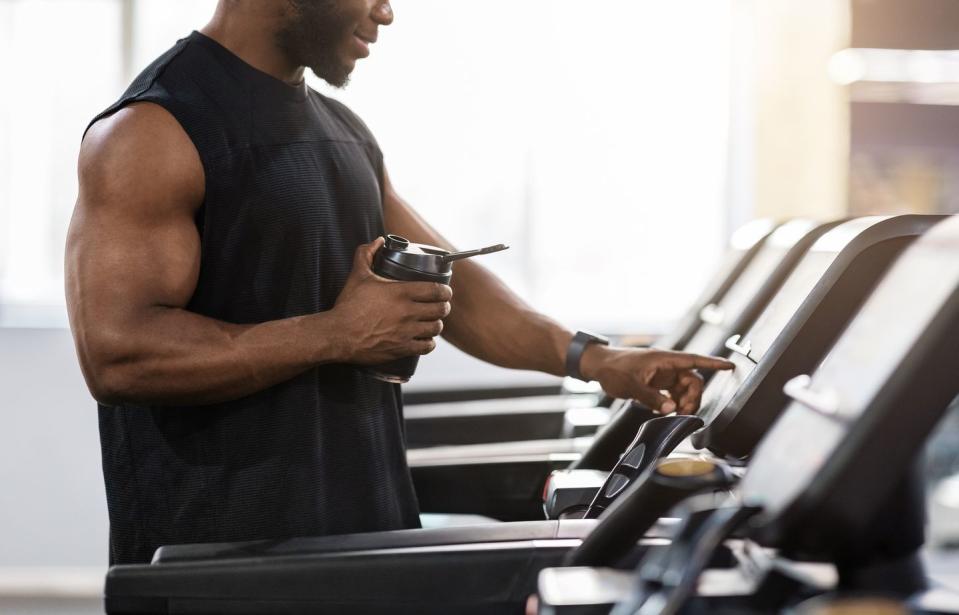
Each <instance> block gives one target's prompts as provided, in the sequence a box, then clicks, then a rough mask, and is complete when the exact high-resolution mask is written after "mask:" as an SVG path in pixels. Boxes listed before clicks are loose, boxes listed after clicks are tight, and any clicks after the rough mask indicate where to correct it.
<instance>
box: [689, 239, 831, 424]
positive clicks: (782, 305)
mask: <svg viewBox="0 0 959 615" xmlns="http://www.w3.org/2000/svg"><path fill="white" fill-rule="evenodd" d="M835 259H836V253H835V252H810V253H809V254H807V255H806V256H804V257H803V259H802V260H801V261H800V262H799V265H797V266H796V268H795V269H794V270H793V272H792V274H790V276H789V277H788V278H787V279H786V281H785V282H784V283H783V286H782V288H781V289H780V290H779V292H778V293H777V294H776V296H775V297H774V298H773V300H772V301H770V303H769V305H768V306H767V307H766V309H765V310H764V311H763V313H762V314H761V315H760V317H759V318H758V319H757V320H756V324H754V325H753V326H752V327H750V329H749V332H748V333H747V334H746V335H745V336H743V338H742V339H741V344H749V345H750V346H751V349H750V352H749V355H748V358H747V357H744V356H743V355H742V354H740V353H736V352H734V353H731V354H730V360H731V361H733V362H734V363H735V364H736V369H735V370H733V371H731V372H719V373H716V374H714V375H713V377H712V379H711V380H710V381H709V384H708V385H706V390H705V391H703V401H702V406H701V409H700V411H699V416H700V418H702V419H703V421H705V422H706V424H707V425H708V424H710V423H712V421H713V420H714V419H715V418H716V417H717V416H719V414H720V413H721V412H722V411H723V410H725V408H726V405H727V404H728V403H729V401H730V400H731V399H732V398H733V396H734V395H735V394H736V392H737V391H738V390H739V388H740V386H741V385H742V383H743V382H744V381H745V380H746V378H747V377H748V376H749V374H750V373H752V371H753V369H754V368H755V365H756V364H757V363H758V362H759V360H760V359H762V357H763V355H764V354H765V353H766V350H767V349H768V347H769V344H770V343H772V341H773V340H775V339H776V337H778V336H779V334H780V333H782V330H783V328H785V326H786V324H788V323H789V319H790V318H792V316H793V315H794V314H795V313H796V311H797V310H798V309H799V306H800V305H802V302H803V301H805V299H806V297H807V296H809V293H810V291H811V290H812V289H813V287H815V286H816V282H818V281H819V279H820V278H822V275H823V273H825V272H826V270H827V269H828V268H829V265H831V264H832V262H833V261H834V260H835ZM757 341H758V342H759V343H761V344H762V346H761V347H757V346H756V344H757Z"/></svg>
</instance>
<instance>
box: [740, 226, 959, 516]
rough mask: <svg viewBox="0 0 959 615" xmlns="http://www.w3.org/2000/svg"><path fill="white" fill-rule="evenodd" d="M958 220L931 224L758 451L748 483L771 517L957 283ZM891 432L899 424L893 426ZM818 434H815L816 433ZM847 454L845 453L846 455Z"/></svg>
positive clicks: (833, 447) (808, 482)
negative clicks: (935, 224)
mask: <svg viewBox="0 0 959 615" xmlns="http://www.w3.org/2000/svg"><path fill="white" fill-rule="evenodd" d="M957 249H959V218H954V219H951V220H949V221H948V222H947V223H942V224H939V225H938V226H936V227H934V228H933V229H931V230H930V231H929V232H928V233H927V234H926V235H925V236H924V237H922V238H920V239H919V240H917V242H916V244H914V245H913V246H912V247H910V248H909V249H907V251H906V252H905V253H904V254H903V256H902V257H900V259H899V260H898V261H897V262H896V263H895V264H894V266H893V267H892V269H891V270H890V271H889V273H888V274H887V275H886V276H885V278H884V279H883V280H882V281H881V282H880V284H879V286H877V288H876V290H875V292H874V293H873V294H872V296H871V297H870V298H869V299H868V300H867V301H866V303H865V304H864V305H863V307H862V309H861V310H860V312H859V313H858V315H857V316H856V317H855V318H854V319H853V321H852V322H851V323H850V325H849V326H848V327H847V329H846V331H845V332H844V333H843V334H842V336H841V337H840V338H839V340H838V341H837V342H836V344H835V345H834V347H833V348H832V349H831V350H830V352H829V353H828V355H827V356H826V358H825V359H824V360H823V362H822V364H821V365H820V366H819V368H818V369H817V370H816V372H815V373H814V374H813V376H812V378H811V380H810V381H809V382H808V383H806V384H805V385H804V386H802V387H799V388H801V390H800V391H798V392H797V394H794V397H798V398H801V401H799V400H797V401H794V402H792V403H791V404H790V405H789V407H788V408H787V409H786V411H785V413H784V414H783V415H782V417H781V418H780V420H779V421H778V422H777V423H776V424H775V426H774V427H773V429H772V430H771V431H770V432H769V433H768V434H767V436H766V437H765V438H764V439H763V441H762V443H761V444H760V445H759V447H758V448H757V450H756V453H755V455H754V456H753V459H752V461H751V462H750V469H749V471H748V472H747V473H746V476H745V477H744V479H743V481H742V483H741V492H742V494H743V496H744V497H746V498H749V499H751V500H754V501H755V500H757V499H758V500H759V502H760V503H761V504H762V505H763V507H764V508H765V512H764V515H763V516H764V517H765V518H766V519H772V518H775V516H776V515H777V514H778V513H780V512H782V511H783V510H784V509H785V508H786V507H787V506H790V505H791V504H793V503H794V502H798V501H799V500H800V498H802V497H803V494H804V493H806V492H807V491H809V489H810V487H811V486H812V485H814V484H815V481H816V477H817V475H818V474H819V472H820V470H821V469H822V467H823V465H824V464H826V463H827V462H828V461H829V460H830V459H831V458H832V457H833V455H834V453H835V452H836V451H837V450H839V449H840V448H841V447H842V445H843V442H845V441H847V439H846V436H847V434H849V433H850V432H851V431H852V430H854V429H855V427H856V423H855V419H857V418H858V417H859V416H860V415H861V414H862V413H863V412H864V411H865V410H866V409H868V407H869V405H870V403H871V402H872V400H873V399H874V398H875V397H876V394H877V393H878V392H879V391H880V389H881V388H882V387H883V385H884V384H885V382H886V381H887V379H888V378H889V376H890V375H891V374H892V373H893V372H894V371H895V370H897V369H900V368H901V366H903V364H904V359H906V357H907V356H908V354H909V352H910V350H911V349H912V348H913V346H914V345H915V344H916V342H917V340H918V339H919V338H920V336H921V335H922V334H923V332H924V331H925V330H926V328H927V327H928V325H929V323H930V322H931V320H932V319H933V318H934V317H935V316H936V315H937V314H938V312H939V311H940V309H941V307H942V306H943V304H944V303H945V302H946V301H947V300H949V298H950V297H951V296H952V295H953V293H955V292H956V291H957V288H959V258H956V251H957ZM890 429H894V427H892V426H890ZM810 434H812V436H810ZM844 457H845V456H844Z"/></svg>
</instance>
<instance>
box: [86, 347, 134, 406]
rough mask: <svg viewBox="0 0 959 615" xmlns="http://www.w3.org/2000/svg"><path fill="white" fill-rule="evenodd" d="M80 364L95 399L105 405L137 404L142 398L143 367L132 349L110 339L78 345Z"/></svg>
mask: <svg viewBox="0 0 959 615" xmlns="http://www.w3.org/2000/svg"><path fill="white" fill-rule="evenodd" d="M77 351H78V353H77V354H78V355H79V358H80V367H81V370H82V372H83V377H84V379H85V380H86V383H87V388H88V389H89V391H90V394H91V395H92V396H93V398H94V399H95V400H96V401H97V402H98V403H100V404H103V405H105V406H119V405H122V404H125V403H135V402H136V400H137V399H138V398H139V397H140V395H138V392H137V385H138V382H139V381H140V380H142V379H141V378H137V377H136V373H137V371H138V370H139V369H141V368H139V367H138V366H137V364H136V363H137V362H136V361H135V360H133V358H132V355H131V353H130V352H129V351H128V349H124V348H122V347H121V346H120V345H119V344H116V343H110V341H109V340H108V339H99V340H86V343H82V344H77Z"/></svg>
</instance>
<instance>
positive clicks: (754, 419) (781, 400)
mask: <svg viewBox="0 0 959 615" xmlns="http://www.w3.org/2000/svg"><path fill="white" fill-rule="evenodd" d="M941 220H943V217H942V216H919V215H904V216H894V217H880V216H872V217H866V218H859V219H856V220H851V221H849V222H845V223H843V224H841V225H839V226H837V227H836V228H834V229H833V230H831V231H829V232H828V233H826V234H824V235H823V236H822V237H821V238H820V239H819V240H818V241H817V242H816V243H815V245H814V246H813V247H812V248H811V249H810V251H809V252H808V253H807V254H806V256H805V257H804V258H803V259H802V260H801V262H800V263H799V264H798V265H797V267H796V268H795V269H794V271H793V273H792V275H790V277H789V279H788V280H787V281H786V282H785V283H784V284H783V286H782V288H781V290H780V292H779V293H778V294H777V296H776V298H775V299H774V300H773V301H771V302H770V303H769V305H768V306H767V308H766V309H765V310H764V311H763V313H762V314H761V315H760V317H759V318H758V319H757V321H756V323H755V324H754V325H753V326H752V327H751V328H750V329H749V330H748V331H747V332H746V333H745V334H744V335H742V336H737V337H734V338H731V339H730V340H729V341H728V342H727V348H728V349H729V350H730V351H731V352H732V354H731V357H732V360H733V361H734V362H736V364H737V370H736V371H737V372H738V373H736V374H733V375H730V374H728V373H724V374H717V375H716V377H714V378H713V380H712V381H711V382H710V383H709V386H708V387H707V391H706V392H705V393H704V396H703V398H704V403H703V406H702V409H701V410H700V417H701V418H703V420H704V422H705V423H706V427H705V428H704V429H703V430H701V431H700V432H698V433H697V434H696V435H695V436H694V438H693V443H694V444H695V445H696V446H699V447H707V448H709V449H711V450H712V451H714V452H715V453H717V454H720V455H728V456H732V457H745V456H746V455H749V454H750V453H752V452H753V450H754V448H755V446H756V445H757V444H758V442H759V440H760V439H761V438H762V437H763V435H765V433H766V432H767V431H768V430H769V428H770V427H771V425H772V423H773V422H774V421H775V420H776V418H777V417H778V416H779V413H780V412H781V411H782V410H783V408H784V407H785V406H786V404H787V403H788V399H787V398H786V397H785V396H784V395H783V385H784V384H785V383H786V381H787V380H789V378H791V377H793V376H795V375H796V374H801V373H808V372H811V371H812V370H813V369H815V367H816V365H817V364H818V363H819V362H820V361H822V359H823V356H824V355H825V354H826V352H827V350H828V349H829V348H830V346H832V344H833V343H834V342H835V340H836V339H837V338H838V337H839V335H840V334H841V332H842V330H843V328H845V327H846V325H847V324H848V322H849V321H850V319H852V318H853V317H854V315H855V314H856V312H857V310H858V309H859V308H860V307H861V306H862V304H863V302H864V301H865V300H866V298H867V297H868V296H869V295H870V293H871V292H872V291H873V290H874V288H875V286H876V284H877V283H878V281H879V280H880V279H881V278H882V276H883V275H884V274H885V273H886V272H887V271H888V269H889V267H890V265H891V263H892V262H893V261H894V260H895V259H896V258H897V257H898V256H899V255H900V254H901V253H902V251H903V250H904V249H905V248H906V247H907V246H908V245H909V244H910V243H912V242H913V241H915V239H916V238H917V237H918V236H920V235H922V234H923V233H924V232H925V231H927V230H928V229H929V228H931V227H932V226H933V225H935V224H936V223H937V222H940V221H941ZM744 358H745V359H748V360H743V359H744ZM709 389H717V390H713V391H711V390H709Z"/></svg>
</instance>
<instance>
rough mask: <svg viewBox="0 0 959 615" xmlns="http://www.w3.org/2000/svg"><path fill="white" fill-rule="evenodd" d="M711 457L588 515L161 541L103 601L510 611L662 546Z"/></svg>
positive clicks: (222, 609) (112, 582)
mask: <svg viewBox="0 0 959 615" xmlns="http://www.w3.org/2000/svg"><path fill="white" fill-rule="evenodd" d="M887 294H888V293H887ZM936 339H937V340H938V339H939V338H936ZM920 346H921V350H923V351H925V350H924V349H925V346H922V345H920ZM896 348H897V349H899V350H902V348H901V346H897V347H896ZM896 373H897V374H898V373H899V372H896ZM910 382H912V381H910ZM920 383H922V382H921V381H920ZM891 399H894V398H891ZM676 462H677V460H667V461H665V462H663V463H672V464H675V463H676ZM679 463H685V461H682V460H680V461H679ZM699 463H706V462H703V461H701V460H700V461H699ZM711 467H712V468H713V469H712V470H710V472H708V473H705V474H698V475H695V476H693V477H692V480H686V481H681V484H679V485H678V486H677V485H671V484H670V483H671V482H676V481H674V480H673V479H675V478H676V476H667V479H668V480H666V485H665V486H663V485H659V484H655V481H653V482H651V481H642V482H638V483H636V484H634V485H633V486H632V487H630V488H629V489H627V490H625V491H624V493H623V495H622V496H621V497H620V498H619V499H617V500H616V502H617V503H616V504H615V505H614V506H612V507H610V509H609V511H607V514H605V515H604V516H603V517H601V518H600V519H598V520H592V519H567V520H555V521H539V522H527V523H508V524H491V525H485V526H476V527H461V528H443V529H436V530H405V531H396V532H381V533H372V534H355V535H346V536H326V537H319V538H295V539H282V540H261V541H254V542H246V543H233V544H213V545H176V546H169V547H163V548H161V549H159V550H158V551H157V553H156V555H155V557H154V560H153V562H152V563H151V564H146V565H133V566H116V567H114V568H112V569H111V570H110V572H109V573H108V575H107V583H106V589H105V593H106V601H105V604H106V608H107V612H108V613H129V614H132V613H210V612H219V613H258V612H286V613H318V612H320V613H322V612H330V613H449V612H456V613H503V612H517V613H518V612H522V608H523V604H524V603H525V600H526V596H527V595H528V594H529V593H530V592H531V591H532V590H533V587H534V582H535V579H536V575H537V573H538V571H540V570H542V569H543V568H547V567H552V566H556V565H559V564H561V563H563V562H573V563H577V562H578V563H583V562H586V563H590V562H591V561H592V559H593V558H595V557H596V556H597V554H599V555H608V551H609V546H610V545H612V546H613V547H614V548H615V551H616V558H615V559H616V560H619V559H621V558H622V557H624V556H630V555H632V554H634V553H635V552H637V551H638V552H640V553H645V554H646V555H647V556H650V555H655V554H657V553H659V554H664V553H667V552H668V551H669V545H670V541H669V540H668V538H669V537H671V536H673V534H674V533H673V530H672V528H671V526H669V525H668V524H660V526H656V523H657V519H658V517H659V516H660V512H659V511H665V510H666V509H668V504H669V503H670V502H671V501H673V497H674V494H675V493H680V494H686V493H691V492H694V491H702V490H703V489H722V488H725V487H728V486H730V485H731V484H732V480H733V478H734V475H733V473H732V472H729V471H727V470H725V469H723V468H722V467H721V466H720V465H719V464H718V463H713V464H712V465H711ZM717 468H718V469H717ZM647 475H648V474H647ZM650 485H652V488H651V487H650ZM463 486H464V488H465V489H470V488H472V485H470V484H469V483H464V484H463ZM637 511H638V513H639V514H635V513H637ZM637 528H639V533H638V534H637V533H635V531H636V529H637ZM649 528H652V529H651V530H650V529H649ZM644 536H645V537H644ZM680 537H682V535H680ZM611 538H613V539H611ZM637 547H638V548H637Z"/></svg>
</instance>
